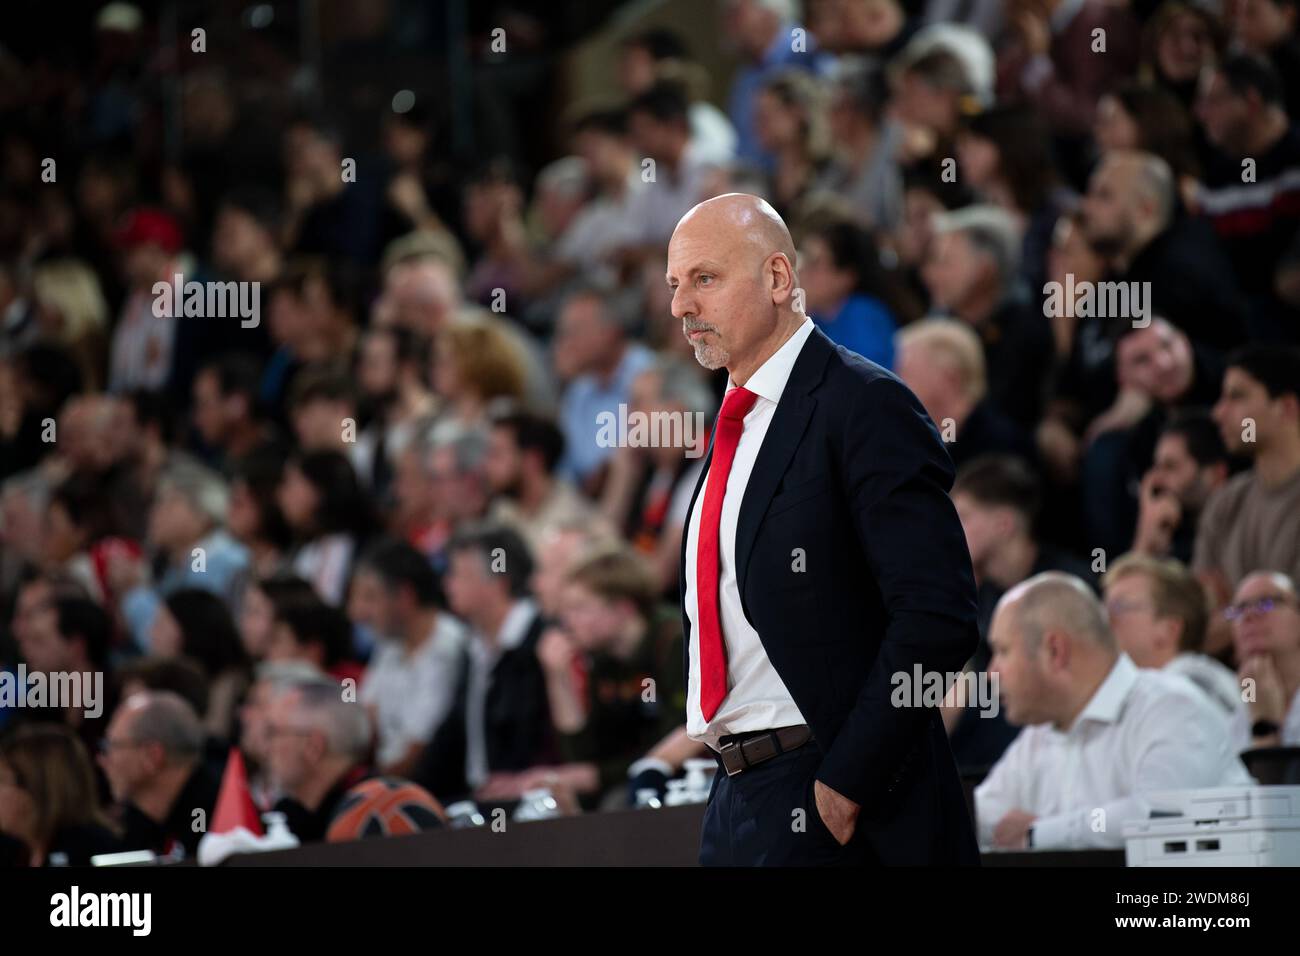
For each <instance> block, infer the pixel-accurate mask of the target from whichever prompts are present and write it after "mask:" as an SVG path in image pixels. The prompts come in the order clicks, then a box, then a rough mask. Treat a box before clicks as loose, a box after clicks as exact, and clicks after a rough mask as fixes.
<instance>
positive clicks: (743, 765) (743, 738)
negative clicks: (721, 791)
mask: <svg viewBox="0 0 1300 956" xmlns="http://www.w3.org/2000/svg"><path fill="white" fill-rule="evenodd" d="M810 740H812V731H811V730H810V729H809V728H808V725H807V724H798V725H796V726H793V727H778V728H777V729H775V730H753V731H747V732H746V733H742V734H727V735H725V736H723V737H721V738H719V741H718V742H719V743H720V744H721V745H722V746H721V747H720V748H719V750H718V757H719V759H720V760H721V761H722V766H723V769H725V770H726V771H727V776H728V777H734V776H735V775H736V774H738V773H740V772H741V771H742V770H748V769H749V768H750V767H756V766H758V765H759V764H761V763H763V762H764V761H766V760H771V759H772V758H773V757H778V756H780V755H781V754H783V753H786V752H788V751H791V750H794V749H796V748H798V747H802V746H803V745H804V744H806V743H807V742H808V741H810Z"/></svg>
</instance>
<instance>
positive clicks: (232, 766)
mask: <svg viewBox="0 0 1300 956" xmlns="http://www.w3.org/2000/svg"><path fill="white" fill-rule="evenodd" d="M235 827H243V828H244V829H246V830H248V831H249V832H251V833H252V834H253V835H254V836H261V835H262V817H261V815H260V814H259V813H258V812H257V806H256V805H255V804H254V803H253V795H252V794H251V793H249V792H248V772H247V771H246V770H245V769H244V755H243V754H241V753H240V752H239V748H238V747H231V748H230V756H229V757H228V758H227V759H226V771H225V773H223V774H222V775H221V792H220V793H218V794H217V806H216V808H215V809H214V810H213V811H212V825H211V826H209V827H208V832H209V833H229V832H230V831H231V830H233V829H235Z"/></svg>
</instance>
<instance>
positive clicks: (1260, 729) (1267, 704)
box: [1223, 571, 1300, 750]
mask: <svg viewBox="0 0 1300 956" xmlns="http://www.w3.org/2000/svg"><path fill="white" fill-rule="evenodd" d="M1223 616H1224V617H1225V618H1227V619H1228V621H1229V622H1230V624H1231V625H1232V638H1233V642H1234V643H1235V645H1236V648H1237V660H1238V662H1239V664H1240V667H1239V670H1238V672H1237V676H1238V677H1239V678H1240V679H1241V681H1242V692H1243V694H1244V695H1245V696H1246V697H1247V700H1246V706H1245V707H1244V708H1242V709H1241V710H1239V711H1238V712H1237V714H1236V715H1235V716H1234V717H1233V720H1232V726H1231V732H1232V740H1233V742H1234V743H1235V744H1236V745H1238V750H1248V749H1255V748H1258V747H1281V746H1286V747H1294V746H1300V607H1298V606H1297V600H1296V587H1295V582H1293V581H1292V580H1291V579H1290V578H1289V577H1287V576H1286V575H1285V574H1281V573H1279V572H1276V571H1256V572H1255V573H1254V574H1249V575H1247V576H1246V578H1245V580H1243V581H1242V582H1241V584H1240V585H1239V586H1238V588H1237V593H1236V594H1234V595H1233V599H1232V603H1231V604H1230V605H1228V607H1227V608H1225V609H1224V612H1223ZM1252 690H1253V692H1254V693H1253V699H1250V698H1251V696H1252V695H1251V693H1250V692H1251V691H1252Z"/></svg>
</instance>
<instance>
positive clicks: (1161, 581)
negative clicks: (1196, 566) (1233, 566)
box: [1102, 553, 1242, 718]
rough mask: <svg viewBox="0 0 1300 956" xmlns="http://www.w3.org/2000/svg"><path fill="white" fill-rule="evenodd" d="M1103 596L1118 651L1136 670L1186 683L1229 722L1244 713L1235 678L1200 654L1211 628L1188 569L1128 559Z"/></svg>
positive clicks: (1115, 569) (1109, 577)
mask: <svg viewBox="0 0 1300 956" xmlns="http://www.w3.org/2000/svg"><path fill="white" fill-rule="evenodd" d="M1102 592H1103V593H1104V594H1105V596H1106V615H1107V617H1109V618H1110V627H1111V630H1112V631H1113V632H1114V634H1115V638H1116V640H1118V641H1119V649H1120V650H1121V651H1123V652H1124V653H1125V654H1127V655H1128V656H1129V657H1131V658H1133V663H1134V664H1136V665H1137V666H1138V667H1150V668H1152V669H1153V670H1162V671H1164V672H1165V673H1166V674H1179V675H1181V676H1183V677H1186V678H1187V679H1188V680H1189V681H1191V682H1192V683H1193V684H1195V685H1196V686H1197V687H1198V688H1200V689H1201V690H1202V691H1203V692H1204V693H1205V695H1206V697H1208V698H1209V699H1210V701H1211V702H1213V703H1214V704H1215V705H1216V706H1217V707H1218V708H1219V710H1220V711H1221V712H1222V714H1223V716H1224V717H1225V718H1226V717H1230V716H1232V714H1233V713H1235V712H1236V711H1237V710H1238V709H1239V708H1240V707H1241V702H1242V701H1241V686H1240V685H1239V684H1238V683H1237V675H1236V674H1234V673H1233V672H1232V671H1231V670H1229V669H1228V668H1227V667H1224V666H1223V665H1222V664H1220V663H1219V662H1218V661H1216V660H1215V659H1214V658H1213V657H1210V656H1209V655H1207V654H1203V653H1201V651H1202V649H1203V648H1204V646H1205V634H1206V630H1207V625H1208V620H1207V618H1208V613H1207V611H1206V607H1205V595H1204V592H1202V591H1201V586H1200V584H1198V583H1197V581H1196V578H1194V577H1193V576H1192V573H1191V571H1189V570H1188V569H1187V568H1186V566H1184V565H1183V564H1181V563H1180V562H1178V561H1175V560H1173V559H1171V558H1151V557H1147V556H1146V555H1142V554H1137V553H1132V554H1126V555H1124V556H1123V557H1122V558H1120V559H1119V560H1118V561H1116V562H1115V563H1114V564H1112V565H1111V568H1110V571H1109V572H1107V574H1106V577H1105V579H1104V580H1103V581H1102Z"/></svg>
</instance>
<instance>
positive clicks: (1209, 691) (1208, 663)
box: [1161, 651, 1242, 717]
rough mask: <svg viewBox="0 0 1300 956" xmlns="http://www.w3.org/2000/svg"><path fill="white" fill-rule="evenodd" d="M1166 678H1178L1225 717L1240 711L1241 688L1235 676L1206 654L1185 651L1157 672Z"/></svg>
mask: <svg viewBox="0 0 1300 956" xmlns="http://www.w3.org/2000/svg"><path fill="white" fill-rule="evenodd" d="M1161 670H1163V671H1164V672H1165V673H1166V674H1180V675H1182V676H1183V677H1186V678H1187V679H1188V680H1189V681H1191V682H1192V683H1193V684H1195V685H1196V686H1197V687H1198V688H1200V690H1201V691H1203V692H1204V693H1205V696H1207V697H1209V698H1210V700H1211V701H1213V702H1214V703H1215V704H1217V705H1218V706H1219V707H1220V708H1221V709H1222V710H1223V714H1224V716H1225V717H1227V716H1231V715H1232V714H1235V713H1236V712H1237V711H1238V710H1239V709H1241V707H1242V703H1241V684H1240V683H1239V682H1238V680H1237V675H1236V674H1234V673H1233V672H1232V671H1231V670H1229V669H1228V668H1226V667H1224V666H1223V665H1222V664H1220V663H1219V662H1218V661H1216V660H1215V659H1214V658H1213V657H1210V656H1209V655H1208V654H1197V653H1195V652H1193V651H1185V652H1184V653H1182V654H1179V655H1178V656H1177V657H1175V658H1174V659H1173V660H1172V661H1170V662H1169V663H1168V664H1166V665H1165V666H1164V667H1162V668H1161Z"/></svg>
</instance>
